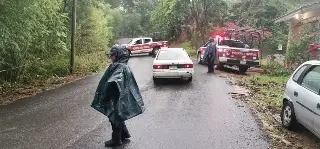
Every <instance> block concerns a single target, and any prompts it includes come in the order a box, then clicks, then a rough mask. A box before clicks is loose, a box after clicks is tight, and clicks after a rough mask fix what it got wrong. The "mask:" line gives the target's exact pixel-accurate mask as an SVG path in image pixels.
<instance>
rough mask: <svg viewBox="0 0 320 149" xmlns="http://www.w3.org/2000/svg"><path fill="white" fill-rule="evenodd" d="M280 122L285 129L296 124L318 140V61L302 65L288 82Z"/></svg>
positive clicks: (319, 65)
mask: <svg viewBox="0 0 320 149" xmlns="http://www.w3.org/2000/svg"><path fill="white" fill-rule="evenodd" d="M281 120H282V125H283V126H284V127H285V128H287V129H290V130H292V129H294V128H295V127H294V126H295V124H296V123H297V122H298V123H300V124H302V125H303V126H305V127H306V128H307V129H309V130H310V131H311V132H313V133H314V134H315V135H316V136H318V137H319V138H320V61H316V60H313V61H308V62H305V63H303V64H302V65H301V66H299V67H298V68H297V69H296V70H295V72H294V73H293V74H292V76H291V77H290V79H289V80H288V82H287V85H286V89H285V93H284V99H283V108H282V112H281Z"/></svg>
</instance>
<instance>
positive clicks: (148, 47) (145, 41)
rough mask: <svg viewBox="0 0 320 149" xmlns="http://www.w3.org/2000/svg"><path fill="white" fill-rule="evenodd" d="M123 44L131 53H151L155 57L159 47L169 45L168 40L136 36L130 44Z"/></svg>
mask: <svg viewBox="0 0 320 149" xmlns="http://www.w3.org/2000/svg"><path fill="white" fill-rule="evenodd" d="M122 45H123V46H125V47H126V48H127V49H128V50H129V52H130V55H133V54H142V53H149V55H152V56H153V57H155V56H156V54H157V53H158V51H159V49H161V48H167V47H168V46H169V44H168V41H158V42H153V39H152V38H149V37H142V38H134V39H132V40H131V41H130V42H129V43H128V44H122Z"/></svg>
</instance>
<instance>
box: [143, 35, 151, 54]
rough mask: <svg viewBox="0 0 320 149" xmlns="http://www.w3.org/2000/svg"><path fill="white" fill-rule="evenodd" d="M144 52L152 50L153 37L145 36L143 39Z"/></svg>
mask: <svg viewBox="0 0 320 149" xmlns="http://www.w3.org/2000/svg"><path fill="white" fill-rule="evenodd" d="M142 49H143V52H151V51H152V46H151V38H144V39H143V48H142Z"/></svg>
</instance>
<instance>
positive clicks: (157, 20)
mask: <svg viewBox="0 0 320 149" xmlns="http://www.w3.org/2000/svg"><path fill="white" fill-rule="evenodd" d="M187 6H188V5H187V2H186V1H184V0H161V1H159V2H158V5H157V7H156V8H155V10H154V11H152V14H151V24H152V30H153V31H154V32H162V33H164V36H165V37H166V38H167V39H176V38H177V37H178V36H179V34H180V30H181V25H182V24H183V19H184V16H185V11H186V10H187V9H186V7H187Z"/></svg>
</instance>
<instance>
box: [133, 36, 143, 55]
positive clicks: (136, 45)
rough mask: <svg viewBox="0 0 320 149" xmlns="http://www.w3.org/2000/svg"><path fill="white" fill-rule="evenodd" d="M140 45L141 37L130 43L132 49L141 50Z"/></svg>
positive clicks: (141, 43)
mask: <svg viewBox="0 0 320 149" xmlns="http://www.w3.org/2000/svg"><path fill="white" fill-rule="evenodd" d="M142 46H143V40H142V38H140V39H137V40H136V41H135V42H134V44H133V45H132V49H133V51H136V52H141V50H142Z"/></svg>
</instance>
